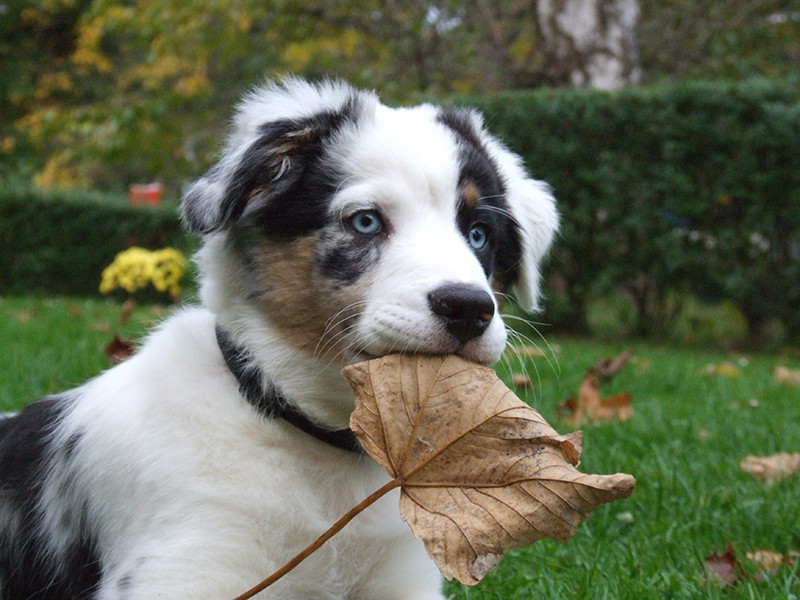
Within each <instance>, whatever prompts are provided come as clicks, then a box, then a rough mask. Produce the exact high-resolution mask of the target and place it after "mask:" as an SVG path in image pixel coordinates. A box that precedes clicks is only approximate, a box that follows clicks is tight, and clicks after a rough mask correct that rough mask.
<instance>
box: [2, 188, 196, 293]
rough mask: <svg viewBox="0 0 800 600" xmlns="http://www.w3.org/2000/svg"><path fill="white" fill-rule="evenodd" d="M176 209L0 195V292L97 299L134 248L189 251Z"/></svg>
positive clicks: (90, 197)
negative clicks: (120, 258) (117, 260)
mask: <svg viewBox="0 0 800 600" xmlns="http://www.w3.org/2000/svg"><path fill="white" fill-rule="evenodd" d="M189 245H190V241H189V240H188V239H187V237H186V236H185V235H184V233H183V230H182V228H181V224H180V220H179V218H178V216H177V211H176V209H175V206H174V205H173V206H164V207H159V208H150V207H148V208H143V207H134V206H129V205H127V204H124V203H121V202H119V201H113V200H110V199H108V198H100V197H98V196H97V195H95V194H79V193H70V194H67V195H64V194H41V193H37V192H34V191H31V190H5V191H3V192H2V193H0V293H31V292H34V293H43V294H64V295H71V294H74V295H82V296H86V295H93V294H98V293H99V292H98V285H99V284H100V274H101V272H102V271H103V269H104V268H105V267H106V266H107V265H109V264H110V263H111V262H112V261H113V259H114V257H115V256H116V255H117V253H118V252H121V251H122V250H125V249H126V248H128V247H130V246H142V247H144V248H149V249H157V248H163V247H166V246H174V247H177V248H179V249H184V250H188V248H189Z"/></svg>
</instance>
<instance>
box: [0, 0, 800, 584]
mask: <svg viewBox="0 0 800 600" xmlns="http://www.w3.org/2000/svg"><path fill="white" fill-rule="evenodd" d="M534 4H537V5H543V4H547V3H541V2H540V3H527V2H516V1H513V0H512V1H509V2H478V3H476V6H475V7H472V6H471V5H467V3H463V2H396V3H388V4H387V3H371V2H343V1H342V2H327V3H326V2H313V1H310V2H304V3H291V2H268V3H263V2H262V3H255V2H237V3H227V2H219V3H217V2H208V3H206V4H204V5H203V7H202V8H197V7H196V6H192V7H189V5H188V4H187V3H182V2H178V1H177V0H174V1H173V0H159V1H151V2H134V3H120V2H114V1H104V2H98V1H94V2H90V1H86V0H83V1H81V0H41V1H38V2H33V1H31V2H27V1H19V0H14V1H12V0H5V1H4V2H1V3H0V33H1V34H2V35H0V114H1V115H2V117H0V344H2V348H3V350H2V367H0V408H2V409H4V410H11V409H14V410H16V409H19V408H21V407H22V406H24V405H25V404H26V403H28V402H29V401H31V400H33V399H34V398H36V397H37V396H41V395H43V394H47V393H52V392H57V391H60V390H63V389H66V388H68V387H71V386H74V385H77V384H79V383H80V382H82V381H84V380H85V379H86V378H88V377H91V376H93V375H95V374H97V373H99V372H100V371H101V370H103V369H105V368H108V366H109V365H110V360H109V352H108V351H107V348H108V345H109V343H110V342H111V341H112V339H114V337H115V336H117V337H118V338H120V339H122V340H127V339H139V338H141V336H143V335H144V334H145V332H146V331H147V330H148V329H149V328H150V327H152V326H153V325H154V324H155V323H157V322H158V320H159V319H161V318H163V316H164V315H165V314H168V313H169V311H171V310H174V309H175V307H176V306H178V305H179V304H180V302H191V301H193V300H194V299H195V296H196V291H195V290H196V284H195V283H193V273H192V269H191V265H189V266H188V270H187V273H186V274H185V276H184V279H183V293H182V295H181V297H180V298H175V297H172V296H170V294H168V293H163V292H159V291H158V290H156V289H155V288H153V287H152V286H149V287H147V288H146V289H144V290H141V291H138V292H135V293H133V294H131V293H129V292H127V291H125V290H120V289H118V290H116V291H113V292H111V293H110V294H101V293H100V282H101V273H102V272H103V270H104V269H105V268H106V267H107V266H108V265H109V264H111V263H112V261H113V260H114V257H115V256H116V255H117V254H118V253H120V252H121V251H124V250H126V249H127V248H130V247H133V246H139V247H143V248H148V249H152V250H155V249H160V248H164V247H175V248H178V249H180V250H181V251H182V252H183V253H184V254H185V255H187V256H188V255H190V254H191V252H192V250H193V248H195V247H196V241H195V240H192V239H189V238H187V237H186V236H185V235H184V233H183V232H182V229H181V226H180V222H179V219H178V217H177V215H176V206H177V199H178V197H179V194H180V190H181V188H182V186H183V185H184V184H185V183H186V182H187V181H189V180H190V179H191V178H192V177H196V176H198V175H199V174H201V173H202V171H203V169H204V168H205V167H206V166H207V165H208V164H210V162H211V161H212V160H213V157H214V152H215V145H216V144H217V143H218V141H219V140H220V135H221V132H222V131H223V130H224V127H225V125H226V124H227V122H228V119H229V116H230V114H231V105H232V104H233V103H234V102H235V100H236V98H237V97H238V96H239V95H240V94H241V93H243V92H245V91H246V90H247V89H248V88H249V87H250V86H251V85H253V84H254V83H256V82H258V81H260V80H262V79H263V78H264V77H267V76H270V75H272V74H275V73H279V72H287V71H292V72H298V73H300V74H304V75H307V76H312V77H313V76H321V75H323V74H331V75H340V76H343V77H347V78H348V79H350V80H352V81H353V82H354V83H356V84H359V85H366V86H369V87H375V88H377V89H378V90H379V91H380V92H381V93H382V95H383V96H384V98H386V99H387V101H389V102H391V103H394V104H403V103H406V102H416V101H419V100H423V99H424V100H430V101H434V102H456V103H462V104H469V105H473V106H477V107H478V108H480V109H481V110H482V111H483V112H484V114H485V115H486V118H487V122H488V124H489V127H490V129H491V130H492V131H494V132H495V133H497V134H498V135H499V136H500V137H502V138H503V139H504V140H505V141H506V143H507V144H508V145H509V146H510V147H511V148H513V149H514V150H516V151H517V152H519V153H520V154H521V155H522V156H523V157H524V159H525V162H526V165H527V167H528V168H529V170H530V171H531V173H532V174H533V175H534V176H535V177H537V178H540V179H544V180H546V181H548V182H549V183H550V184H551V185H552V186H553V188H554V192H555V195H556V197H557V199H558V202H559V208H560V211H561V214H562V218H563V222H562V228H561V233H560V236H559V239H558V240H557V242H556V245H555V248H554V250H553V252H552V254H551V256H550V259H549V261H548V264H547V266H546V271H545V283H546V285H545V289H544V293H545V296H546V303H545V306H546V310H545V312H544V313H543V314H541V315H536V316H534V317H533V319H534V320H535V321H536V322H535V323H534V322H531V320H530V319H531V317H530V316H528V315H522V314H521V313H519V311H516V310H515V309H514V307H513V306H511V307H509V311H510V312H511V317H510V319H509V321H508V322H509V324H510V325H512V326H513V327H515V329H516V330H517V332H518V336H517V339H516V340H515V343H516V346H518V349H517V350H515V351H514V350H510V351H509V352H508V354H507V357H506V358H505V359H504V360H503V361H502V362H501V363H500V364H499V365H498V371H499V372H500V374H501V376H503V377H504V378H505V379H506V381H508V382H509V384H510V385H515V386H516V387H515V390H516V391H517V392H518V393H519V394H520V396H521V397H523V398H524V399H526V401H528V402H529V403H531V404H532V405H533V406H534V407H536V408H537V409H539V410H540V411H541V412H542V413H543V415H544V416H545V418H547V419H548V420H549V421H550V422H552V423H553V424H554V425H555V426H556V427H557V428H558V429H559V430H563V431H566V430H569V429H573V428H575V427H578V426H580V427H581V428H583V429H584V431H585V443H584V448H585V450H584V457H583V463H582V466H581V469H582V470H585V471H587V472H596V473H611V472H616V471H624V472H628V473H632V474H633V475H635V476H636V478H637V481H638V485H637V489H636V491H635V492H634V494H633V496H632V497H631V498H630V499H629V500H626V501H622V502H618V503H615V504H613V505H610V506H606V507H601V508H600V509H598V510H596V511H595V513H594V515H593V516H592V518H591V519H590V520H589V521H588V522H587V523H586V524H584V525H583V526H582V527H581V528H580V530H579V533H578V534H577V535H576V536H575V538H573V539H572V540H571V541H570V542H569V543H567V544H560V543H555V542H549V541H548V542H541V543H538V544H536V545H534V546H532V547H530V548H527V549H523V550H518V551H514V552H511V553H509V555H508V557H507V558H506V559H505V560H504V561H503V562H502V563H501V565H500V567H499V568H498V569H497V570H496V571H495V572H494V573H492V574H491V575H490V576H489V577H488V578H487V579H486V580H485V581H484V582H482V583H481V584H480V585H479V586H477V587H476V588H465V587H462V586H460V585H456V584H450V585H449V586H448V588H447V589H448V593H449V594H450V595H451V597H453V598H479V599H484V598H485V599H488V598H531V599H533V598H575V599H578V598H580V599H599V598H616V599H624V598H630V599H634V598H636V599H640V598H764V599H769V598H796V597H798V596H800V558H798V556H797V554H796V553H797V552H800V517H799V515H800V475H797V474H792V473H791V469H790V468H789V469H787V470H786V471H785V472H780V471H779V472H776V473H777V474H775V473H773V475H772V477H769V478H767V479H764V478H763V477H762V478H758V477H755V476H753V475H752V474H751V473H748V472H746V471H745V470H743V469H742V468H741V463H742V461H744V460H745V458H746V457H747V456H758V457H768V456H772V455H776V454H778V453H782V452H786V453H789V455H790V458H791V456H792V455H794V453H798V452H800V382H798V379H800V350H798V345H800V77H798V75H797V74H798V73H800V12H798V10H800V9H798V7H797V6H796V3H793V2H781V1H778V0H775V1H764V2H744V1H742V2H739V1H737V0H730V1H727V2H720V1H711V0H704V1H702V2H688V1H681V0H671V1H669V2H649V1H642V2H639V3H634V4H637V6H638V9H637V10H638V13H637V15H638V16H637V19H636V24H635V28H634V31H635V34H636V39H637V42H638V43H637V44H636V52H635V53H634V56H633V58H632V60H634V61H635V68H630V69H629V70H628V71H627V77H628V81H627V83H626V85H623V86H621V87H619V88H618V89H613V90H600V89H596V87H592V86H591V85H582V86H579V87H577V88H576V87H575V86H574V85H570V83H574V81H573V80H571V79H570V77H569V74H568V73H567V74H566V75H565V74H563V73H562V74H560V72H559V71H558V70H557V69H555V68H553V66H552V65H553V63H554V62H555V63H557V62H558V61H557V60H556V58H557V57H555V58H554V56H555V55H554V54H553V50H552V48H549V47H548V46H547V44H546V43H545V38H546V35H545V33H546V32H545V31H544V30H543V29H542V25H541V23H537V15H540V13H539V12H537V10H535V9H533V8H531V6H532V5H534ZM554 4H563V5H564V6H566V4H569V3H554ZM587 4H592V5H596V6H597V7H599V8H598V10H600V9H603V7H605V9H608V10H611V9H612V8H613V7H614V6H613V5H617V4H620V5H621V4H624V3H623V2H622V0H620V1H619V2H613V1H610V0H609V1H606V2H600V1H599V0H597V1H593V2H587ZM609 14H610V13H609ZM587 52H588V51H587ZM573 58H575V57H573ZM578 58H581V57H578ZM629 58H630V57H629ZM545 59H547V60H545ZM576 60H577V59H576ZM154 180H157V181H158V182H159V183H160V185H161V187H162V189H163V190H164V192H163V196H162V199H161V202H160V204H159V205H157V206H140V205H131V203H130V202H129V198H128V194H127V190H128V186H129V185H130V184H135V183H149V182H151V181H154ZM131 297H133V298H135V299H136V302H137V303H136V305H132V304H130V303H127V304H126V303H125V301H126V300H129V299H130V298H131ZM176 300H178V302H176ZM626 349H629V350H630V351H631V358H630V359H629V360H628V362H627V364H626V365H625V366H624V367H623V368H622V369H621V370H620V371H619V373H618V374H617V375H616V376H615V377H614V378H613V380H611V381H607V382H602V385H601V390H600V391H601V396H602V397H608V396H615V395H619V394H629V397H630V406H632V414H630V413H625V414H619V413H618V414H616V415H613V414H612V415H611V416H612V417H613V418H611V419H610V420H606V419H600V418H597V419H591V418H589V419H585V420H584V421H583V422H582V423H575V422H574V419H573V418H571V417H570V412H569V410H567V409H566V408H565V406H564V402H565V401H566V400H567V399H568V398H575V399H577V400H578V401H580V396H579V389H580V387H581V384H582V381H584V376H585V374H586V373H587V371H588V370H589V369H590V368H591V367H592V366H593V365H595V364H596V363H597V362H598V361H600V360H601V359H604V358H611V357H614V356H617V355H619V354H620V353H621V352H622V351H623V350H626ZM522 374H526V375H527V379H525V378H521V377H520V375H522ZM798 458H800V457H798ZM781 473H782V474H784V475H785V477H781V476H780V475H781ZM729 544H730V545H731V548H732V549H733V551H734V553H735V555H736V558H737V561H738V562H735V563H730V562H725V561H726V560H727V559H720V560H716V559H715V557H714V554H715V553H717V554H719V555H722V554H723V553H724V551H725V549H726V548H727V547H728V545H729ZM765 551H769V552H773V553H775V555H774V556H773V562H772V563H770V564H765V561H764V560H762V558H763V556H765V555H764V554H763V553H764V552H765ZM757 552H762V554H760V555H759V554H757ZM730 556H731V555H730V554H729V555H728V558H730ZM731 573H732V574H733V575H730V574H731ZM266 575H267V574H265V576H266ZM729 575H730V576H729Z"/></svg>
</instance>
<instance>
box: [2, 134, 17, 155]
mask: <svg viewBox="0 0 800 600" xmlns="http://www.w3.org/2000/svg"><path fill="white" fill-rule="evenodd" d="M16 148H17V138H15V137H13V136H10V135H7V136H5V137H0V154H11V153H12V152H14V150H16Z"/></svg>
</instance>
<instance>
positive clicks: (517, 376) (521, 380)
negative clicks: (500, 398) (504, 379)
mask: <svg viewBox="0 0 800 600" xmlns="http://www.w3.org/2000/svg"><path fill="white" fill-rule="evenodd" d="M511 385H513V386H514V387H518V388H531V387H533V379H531V377H530V375H526V374H525V373H514V374H513V375H512V376H511Z"/></svg>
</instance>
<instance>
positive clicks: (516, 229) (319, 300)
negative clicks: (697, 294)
mask: <svg viewBox="0 0 800 600" xmlns="http://www.w3.org/2000/svg"><path fill="white" fill-rule="evenodd" d="M182 211H183V217H184V221H185V223H186V225H187V226H188V228H189V230H191V231H192V232H194V233H195V234H199V235H201V236H202V237H203V241H204V244H203V247H202V249H201V250H200V252H199V255H198V259H197V260H198V263H199V265H200V269H201V273H202V288H201V297H202V301H203V308H192V309H185V310H182V311H180V312H178V313H177V314H175V315H174V316H173V317H171V318H170V319H168V320H167V321H166V322H164V323H163V324H162V325H161V326H160V327H159V328H158V330H157V331H155V332H154V333H153V334H152V335H151V336H150V337H149V338H148V339H147V341H146V342H145V344H144V345H143V347H142V348H141V349H140V350H139V352H138V353H137V354H136V355H135V356H133V357H132V358H130V359H129V360H127V361H126V362H124V363H122V364H121V365H119V366H116V367H114V368H113V369H111V370H109V371H107V372H105V373H104V374H102V375H101V376H99V377H97V378H96V379H94V380H92V381H90V382H88V383H87V384H85V385H83V386H81V387H79V388H77V389H74V390H72V391H69V392H66V393H64V394H61V395H58V396H53V397H48V398H45V399H43V400H40V401H38V402H36V403H34V404H32V405H31V406H29V407H28V408H26V409H25V410H24V411H22V412H21V413H20V414H19V415H17V416H14V417H10V418H7V419H5V420H3V421H0V581H1V582H2V583H1V585H2V588H1V589H2V591H1V592H0V596H1V597H2V599H3V600H23V599H27V598H36V599H40V600H45V599H52V600H56V599H58V600H65V599H92V600H111V599H114V600H150V599H154V598H162V599H165V600H168V599H175V600H187V599H193V600H199V599H214V600H224V599H226V598H233V597H235V596H237V595H239V594H241V593H242V592H244V591H245V590H247V589H249V588H250V587H252V586H253V585H255V584H257V583H258V582H259V581H260V580H261V579H263V578H264V577H266V576H267V575H269V574H270V573H272V572H273V571H275V570H276V569H277V568H279V567H280V566H282V565H283V564H284V563H285V562H286V561H287V560H288V559H290V558H291V557H293V556H294V555H295V554H296V553H297V552H298V551H300V550H301V549H303V548H304V547H305V546H306V545H307V544H309V543H310V542H311V541H313V540H314V539H316V538H317V536H319V535H320V534H321V533H322V532H323V531H324V530H326V529H327V528H328V527H329V526H330V525H331V524H332V523H333V522H334V521H336V520H337V519H338V518H339V517H340V516H342V515H343V514H344V513H345V512H347V511H348V510H349V509H350V508H352V507H353V506H354V505H355V504H356V503H358V502H359V501H360V500H362V499H363V498H365V497H366V496H367V495H368V494H369V493H371V492H372V491H374V490H376V489H377V488H378V487H380V486H381V485H382V484H383V483H385V482H386V481H387V475H386V474H385V473H384V472H383V471H382V469H381V468H380V467H379V466H378V465H377V464H376V463H375V462H374V461H373V460H372V459H371V458H369V457H368V456H367V455H365V454H363V453H362V452H361V451H360V448H359V446H358V444H357V442H356V441H355V439H354V437H353V435H352V432H350V430H349V429H348V417H349V414H350V412H351V411H352V409H353V394H352V393H351V391H350V389H349V388H348V386H347V384H346V383H345V381H344V380H343V378H342V377H341V375H340V369H341V368H342V367H343V366H345V365H347V364H349V363H353V362H356V361H360V360H364V359H367V358H370V357H375V356H380V355H384V354H387V353H390V352H411V353H425V354H459V355H461V356H463V357H465V358H467V359H470V360H472V361H476V362H478V363H484V364H491V363H493V362H495V361H496V360H498V359H499V357H500V355H501V353H502V351H503V348H504V345H505V343H506V331H505V327H504V324H503V321H502V319H501V316H500V314H499V312H498V301H497V298H499V297H500V293H501V292H502V291H504V290H508V289H513V290H514V292H515V293H516V297H517V299H518V300H519V302H520V303H521V304H522V305H523V306H524V307H526V308H528V309H534V308H536V304H537V296H538V287H539V271H538V265H539V261H540V259H541V258H542V257H543V255H544V254H545V252H546V251H547V248H548V246H549V245H550V243H551V240H552V238H553V235H554V232H555V230H556V225H557V220H558V218H557V213H556V209H555V207H554V201H553V199H552V197H551V195H550V193H549V191H548V188H547V187H546V186H545V185H544V184H542V183H540V182H537V181H534V180H532V179H530V178H528V177H527V175H526V174H525V173H524V171H523V169H522V167H521V162H520V160H519V158H518V157H517V156H515V155H513V154H512V153H510V152H509V151H508V150H507V149H506V148H504V147H503V146H502V145H501V143H500V142H498V141H497V140H496V139H495V138H493V137H492V136H491V135H489V134H488V133H487V132H486V131H485V129H484V128H483V125H482V122H481V118H480V117H479V115H477V114H476V113H475V112H473V111H470V110H467V109H461V108H445V109H443V108H436V107H434V106H430V105H422V106H417V107H414V108H387V107H386V106H384V105H382V104H380V103H379V101H378V99H377V97H376V96H375V95H374V94H372V93H370V92H364V91H357V90H355V89H353V88H351V87H349V86H348V85H346V84H342V83H335V82H323V83H320V84H310V83H306V82H304V81H301V80H297V79H288V80H285V81H282V82H280V83H277V84H274V85H270V86H267V87H264V88H262V89H259V90H257V91H255V92H253V93H252V94H251V95H250V96H248V97H247V98H246V99H245V100H244V101H243V103H242V104H241V106H240V107H239V110H238V114H237V116H236V118H235V123H234V126H233V130H232V132H231V134H230V137H229V139H228V141H227V144H226V145H225V148H224V151H223V152H222V156H221V159H220V161H219V162H218V164H216V166H214V167H213V168H212V169H211V170H210V171H209V172H208V173H207V174H206V175H205V176H204V177H202V178H201V179H200V180H199V181H197V182H196V183H195V184H194V185H192V186H191V187H190V188H189V189H188V192H187V193H186V195H185V198H184V200H183V205H182ZM440 588H441V582H440V576H439V574H438V572H437V570H436V568H435V567H434V565H433V563H432V562H431V561H430V560H429V559H428V557H427V556H426V554H425V551H424V548H423V547H422V545H421V542H420V541H418V540H416V539H415V538H414V537H413V535H412V534H411V532H410V530H409V529H408V527H407V526H406V525H405V524H404V523H402V522H401V520H400V517H399V513H398V509H397V497H396V495H395V496H392V497H386V498H384V499H382V500H381V501H379V502H378V503H377V504H375V505H373V506H372V507H370V508H369V509H368V510H366V511H365V512H363V513H362V514H361V515H359V516H358V517H357V518H356V519H355V520H354V521H353V522H352V523H351V524H349V525H348V526H347V527H346V528H345V529H344V530H343V531H342V532H340V533H339V534H337V535H336V536H335V537H334V538H333V539H332V540H330V541H329V542H328V543H326V544H325V545H324V546H323V547H322V548H321V549H320V550H319V551H317V552H316V553H315V554H313V555H312V556H311V557H310V558H308V559H307V560H306V561H305V562H303V563H302V564H301V565H300V566H299V567H297V568H296V569H295V570H294V571H293V572H291V573H290V574H289V575H287V576H286V577H285V578H283V579H281V580H280V581H278V582H277V583H276V584H274V585H273V586H272V587H270V588H268V589H267V590H266V591H264V592H263V593H262V594H261V595H260V596H259V597H262V598H281V599H284V598H285V599H293V600H297V599H331V600H333V599H376V600H392V599H401V598H402V599H406V600H434V599H441V598H443V596H442V594H441V591H440Z"/></svg>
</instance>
